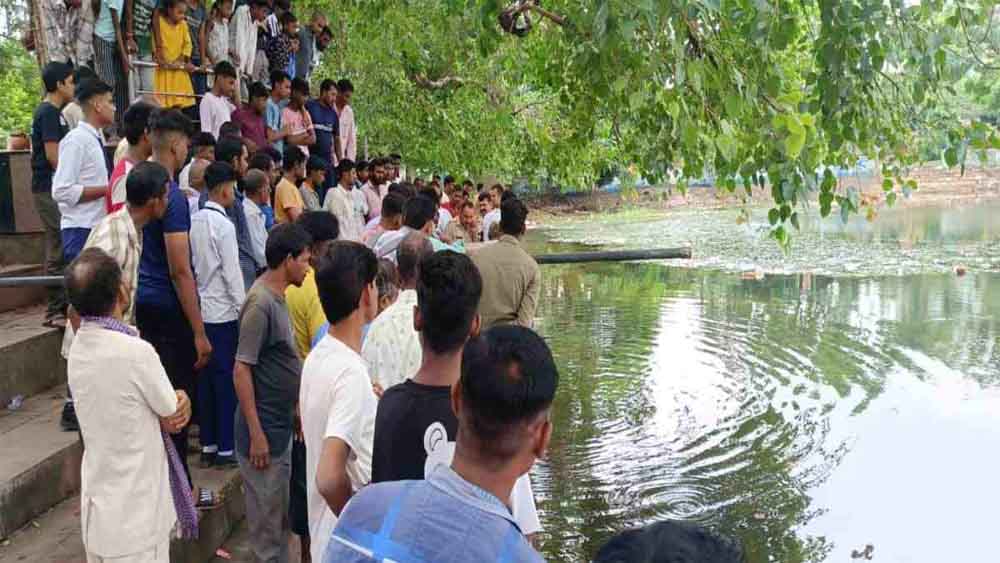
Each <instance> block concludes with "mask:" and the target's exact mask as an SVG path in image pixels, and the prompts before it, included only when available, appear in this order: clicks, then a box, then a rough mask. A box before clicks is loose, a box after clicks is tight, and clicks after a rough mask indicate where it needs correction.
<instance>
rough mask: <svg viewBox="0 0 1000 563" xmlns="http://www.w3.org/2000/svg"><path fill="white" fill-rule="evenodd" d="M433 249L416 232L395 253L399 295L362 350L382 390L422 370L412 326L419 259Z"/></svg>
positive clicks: (373, 377) (417, 335)
mask: <svg viewBox="0 0 1000 563" xmlns="http://www.w3.org/2000/svg"><path fill="white" fill-rule="evenodd" d="M433 252H434V247H433V246H432V245H431V242H430V240H429V239H428V238H427V236H426V235H425V234H423V233H421V232H419V231H414V232H412V233H410V234H409V235H407V236H406V238H404V239H403V242H402V243H401V244H400V245H399V250H398V251H397V253H396V256H397V261H398V269H399V284H400V292H399V298H398V299H396V302H395V303H393V304H392V305H391V306H390V307H389V308H388V309H386V310H385V311H383V312H382V314H381V315H379V316H378V317H377V318H376V319H375V320H374V321H373V322H372V325H371V327H369V329H368V336H367V337H365V344H364V347H362V349H361V357H363V358H364V359H365V363H366V364H367V366H368V372H369V374H371V378H372V383H376V384H378V385H380V386H381V387H382V389H388V388H390V387H392V386H393V385H397V384H399V383H402V382H404V381H406V379H407V378H410V377H412V376H413V374H415V373H417V370H418V369H420V360H421V358H422V354H421V351H420V335H419V333H417V331H416V330H414V328H413V308H414V307H415V306H416V305H417V291H416V287H417V275H418V274H419V269H420V268H419V266H420V262H421V261H422V260H423V259H424V258H425V257H427V256H429V255H431V254H433Z"/></svg>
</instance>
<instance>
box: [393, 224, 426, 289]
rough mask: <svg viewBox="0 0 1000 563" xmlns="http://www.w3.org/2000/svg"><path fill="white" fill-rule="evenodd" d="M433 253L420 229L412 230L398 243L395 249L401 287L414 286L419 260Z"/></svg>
mask: <svg viewBox="0 0 1000 563" xmlns="http://www.w3.org/2000/svg"><path fill="white" fill-rule="evenodd" d="M433 253H434V247H433V246H431V241H430V239H429V238H427V235H425V234H424V233H422V232H420V231H414V232H412V233H410V234H408V235H406V237H405V238H404V239H403V242H401V243H399V249H398V250H396V263H397V264H398V265H399V281H400V283H401V284H402V286H403V287H405V288H407V289H411V288H414V287H416V284H417V274H419V272H418V270H419V268H418V266H419V264H420V261H421V260H423V259H424V258H425V257H427V256H430V255H431V254H433Z"/></svg>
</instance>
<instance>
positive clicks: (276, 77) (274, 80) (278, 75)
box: [271, 70, 292, 90]
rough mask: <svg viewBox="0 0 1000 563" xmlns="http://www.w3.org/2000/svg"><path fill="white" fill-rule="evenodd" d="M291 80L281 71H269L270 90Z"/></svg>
mask: <svg viewBox="0 0 1000 563" xmlns="http://www.w3.org/2000/svg"><path fill="white" fill-rule="evenodd" d="M291 79H292V78H291V77H290V76H288V73H287V72H285V71H283V70H272V71H271V89H272V90H273V89H275V88H277V87H278V84H280V83H282V82H284V81H286V80H291Z"/></svg>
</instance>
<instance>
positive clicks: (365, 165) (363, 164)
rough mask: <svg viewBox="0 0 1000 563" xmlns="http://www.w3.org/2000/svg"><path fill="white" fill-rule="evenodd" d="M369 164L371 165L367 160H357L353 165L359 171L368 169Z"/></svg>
mask: <svg viewBox="0 0 1000 563" xmlns="http://www.w3.org/2000/svg"><path fill="white" fill-rule="evenodd" d="M370 166H371V165H370V164H369V163H368V161H367V160H359V161H358V163H357V164H356V165H355V166H354V169H355V170H357V171H358V172H361V171H362V170H368V168H369V167H370Z"/></svg>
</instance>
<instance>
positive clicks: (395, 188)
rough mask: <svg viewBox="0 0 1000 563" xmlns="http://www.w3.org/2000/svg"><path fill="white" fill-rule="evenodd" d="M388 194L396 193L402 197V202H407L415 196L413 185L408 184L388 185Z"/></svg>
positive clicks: (395, 183)
mask: <svg viewBox="0 0 1000 563" xmlns="http://www.w3.org/2000/svg"><path fill="white" fill-rule="evenodd" d="M388 193H390V194H391V193H398V194H400V195H401V196H403V200H404V201H409V200H410V199H411V198H413V197H414V196H416V195H417V192H416V190H414V189H413V184H410V183H409V182H393V183H392V184H389V192H388Z"/></svg>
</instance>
